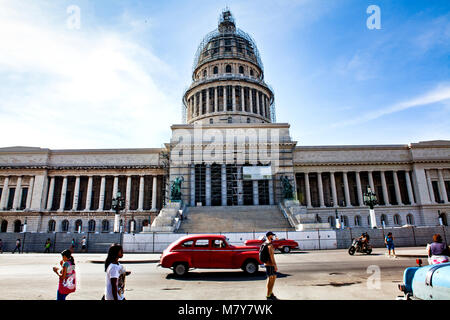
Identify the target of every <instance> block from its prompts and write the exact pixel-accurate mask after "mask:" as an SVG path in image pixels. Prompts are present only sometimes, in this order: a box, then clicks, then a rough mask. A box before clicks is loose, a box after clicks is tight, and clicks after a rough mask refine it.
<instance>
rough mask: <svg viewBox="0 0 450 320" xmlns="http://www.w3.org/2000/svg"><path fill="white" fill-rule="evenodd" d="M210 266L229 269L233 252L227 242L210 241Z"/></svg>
mask: <svg viewBox="0 0 450 320" xmlns="http://www.w3.org/2000/svg"><path fill="white" fill-rule="evenodd" d="M210 247H211V251H210V254H209V256H210V265H211V268H217V269H229V268H231V267H232V266H231V259H232V255H233V251H232V249H231V247H230V246H229V245H228V244H227V242H226V241H225V240H224V239H222V238H217V239H211V241H210Z"/></svg>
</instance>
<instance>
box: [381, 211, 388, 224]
mask: <svg viewBox="0 0 450 320" xmlns="http://www.w3.org/2000/svg"><path fill="white" fill-rule="evenodd" d="M380 220H381V224H383V222H384V225H385V226H387V225H388V220H387V217H386V215H385V214H382V215H381V218H380Z"/></svg>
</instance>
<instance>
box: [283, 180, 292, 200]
mask: <svg viewBox="0 0 450 320" xmlns="http://www.w3.org/2000/svg"><path fill="white" fill-rule="evenodd" d="M280 180H281V182H282V184H283V194H284V198H285V199H293V198H294V193H293V191H292V185H291V183H290V182H289V178H288V177H287V176H281V177H280Z"/></svg>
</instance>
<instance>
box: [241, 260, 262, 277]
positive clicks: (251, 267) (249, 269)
mask: <svg viewBox="0 0 450 320" xmlns="http://www.w3.org/2000/svg"><path fill="white" fill-rule="evenodd" d="M242 270H244V272H245V273H247V274H255V273H256V272H258V264H257V263H256V262H255V261H251V260H249V261H246V262H245V263H244V265H243V267H242Z"/></svg>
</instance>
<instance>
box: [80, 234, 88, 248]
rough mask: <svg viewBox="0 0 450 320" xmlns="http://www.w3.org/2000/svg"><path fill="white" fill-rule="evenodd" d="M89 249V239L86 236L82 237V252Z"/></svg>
mask: <svg viewBox="0 0 450 320" xmlns="http://www.w3.org/2000/svg"><path fill="white" fill-rule="evenodd" d="M86 251H87V240H86V237H85V236H83V239H81V252H86Z"/></svg>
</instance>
